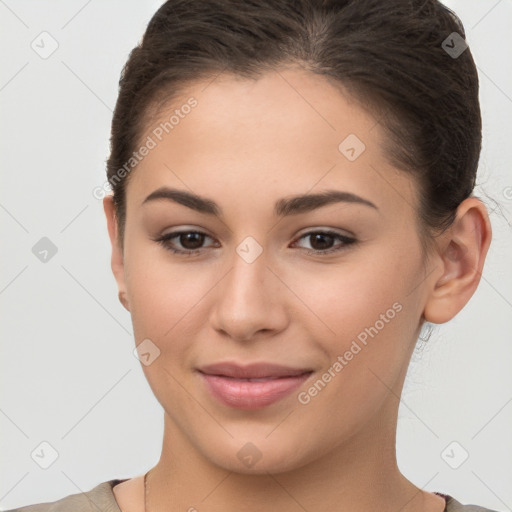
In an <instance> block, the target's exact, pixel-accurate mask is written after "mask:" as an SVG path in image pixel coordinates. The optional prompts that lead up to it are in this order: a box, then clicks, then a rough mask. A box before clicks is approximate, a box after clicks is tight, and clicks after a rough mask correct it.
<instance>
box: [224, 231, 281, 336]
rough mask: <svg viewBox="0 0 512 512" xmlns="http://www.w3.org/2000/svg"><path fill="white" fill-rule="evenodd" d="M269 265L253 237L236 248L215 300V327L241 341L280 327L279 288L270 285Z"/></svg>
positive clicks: (272, 284) (272, 277) (273, 284)
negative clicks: (260, 331) (257, 333)
mask: <svg viewBox="0 0 512 512" xmlns="http://www.w3.org/2000/svg"><path fill="white" fill-rule="evenodd" d="M268 264H269V258H268V256H267V253H266V252H265V249H264V248H263V246H261V245H260V244H259V243H258V242H257V241H256V240H255V239H254V238H253V237H246V238H245V239H244V240H243V241H242V242H241V243H240V244H239V245H238V246H236V248H235V253H234V254H233V257H232V258H231V260H230V270H229V272H228V273H227V275H225V277H224V279H223V280H222V281H223V283H222V285H221V287H220V288H219V292H218V294H217V296H216V300H215V305H214V309H215V313H214V319H215V326H216V328H218V329H221V330H224V331H225V332H227V333H229V334H230V335H231V336H233V337H236V338H240V339H242V338H244V339H247V338H250V337H251V336H253V334H254V333H256V332H257V331H258V330H273V329H276V328H280V326H281V324H282V323H283V321H284V311H283V310H282V309H281V308H280V307H277V304H278V303H279V298H278V292H277V288H278V286H276V283H272V280H273V279H274V280H275V279H276V278H275V276H274V275H273V273H272V272H270V271H269V269H268V268H267V265H268Z"/></svg>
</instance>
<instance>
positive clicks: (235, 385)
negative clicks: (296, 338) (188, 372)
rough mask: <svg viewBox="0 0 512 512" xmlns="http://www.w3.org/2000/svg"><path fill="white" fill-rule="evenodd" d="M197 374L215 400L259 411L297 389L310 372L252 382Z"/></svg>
mask: <svg viewBox="0 0 512 512" xmlns="http://www.w3.org/2000/svg"><path fill="white" fill-rule="evenodd" d="M199 373H200V375H201V377H202V378H203V379H204V381H205V382H206V384H207V386H208V389H209V390H210V392H211V393H212V394H213V396H214V397H215V398H217V399H218V400H219V401H220V402H222V403H224V404H225V405H229V406H231V407H237V408H240V409H259V408H261V407H265V406H267V405H270V404H273V403H274V402H277V401H278V400H280V399H281V398H283V397H285V396H286V395H288V394H290V393H291V392H292V391H293V390H294V389H297V388H298V387H299V386H300V385H301V384H302V383H303V382H304V381H305V380H306V379H307V378H308V377H309V376H310V375H311V372H310V373H305V374H302V375H297V376H295V377H280V378H278V379H268V380H266V381H257V382H254V381H248V380H244V379H233V378H229V377H223V376H220V375H207V374H205V373H201V372H199Z"/></svg>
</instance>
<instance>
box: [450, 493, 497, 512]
mask: <svg viewBox="0 0 512 512" xmlns="http://www.w3.org/2000/svg"><path fill="white" fill-rule="evenodd" d="M444 497H445V500H446V509H445V512H497V511H496V510H493V509H490V508H485V507H482V506H480V505H470V504H467V505H465V504H463V503H460V502H459V501H457V500H456V499H455V498H453V497H452V496H448V495H444Z"/></svg>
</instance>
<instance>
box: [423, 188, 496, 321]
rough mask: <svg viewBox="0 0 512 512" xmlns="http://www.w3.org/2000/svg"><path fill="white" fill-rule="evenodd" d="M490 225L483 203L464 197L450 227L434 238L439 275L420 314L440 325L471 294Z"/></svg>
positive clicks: (481, 269)
mask: <svg viewBox="0 0 512 512" xmlns="http://www.w3.org/2000/svg"><path fill="white" fill-rule="evenodd" d="M491 233H492V232H491V224H490V221H489V216H488V214H487V210H486V208H485V205H484V204H483V203H482V202H481V201H480V200H479V199H477V198H475V197H470V198H468V199H466V200H464V201H463V202H462V203H461V204H460V205H459V208H458V209H457V215H456V218H455V220H454V222H453V224H452V225H451V226H450V228H449V229H448V230H447V231H446V232H445V233H443V235H442V236H441V237H439V240H438V255H437V259H438V261H439V266H440V269H442V272H441V275H439V273H436V275H435V276H433V280H432V283H431V289H430V291H429V296H428V298H427V302H426V304H425V310H424V313H423V315H424V317H425V319H426V320H427V321H428V322H431V323H435V324H441V323H445V322H448V321H449V320H451V319H452V318H453V317H454V316H455V315H456V314H457V313H458V312H459V311H460V310H461V309H462V308H463V307H464V306H465V305H466V304H467V302H468V301H469V299H470V298H471V297H472V295H473V294H474V292H475V290H476V288H477V286H478V283H479V282H480V278H481V275H482V271H483V266H484V262H485V257H486V255H487V250H488V249H489V245H490V242H491V236H492V234H491Z"/></svg>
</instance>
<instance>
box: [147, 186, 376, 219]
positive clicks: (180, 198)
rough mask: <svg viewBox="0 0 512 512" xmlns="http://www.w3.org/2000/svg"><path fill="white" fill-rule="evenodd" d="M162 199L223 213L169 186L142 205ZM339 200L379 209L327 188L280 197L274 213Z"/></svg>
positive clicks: (297, 211) (284, 213)
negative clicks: (311, 192) (318, 191)
mask: <svg viewBox="0 0 512 512" xmlns="http://www.w3.org/2000/svg"><path fill="white" fill-rule="evenodd" d="M162 199H164V200H168V201H172V202H174V203H178V204H181V205H183V206H186V207H187V208H191V209H192V210H195V211H197V212H200V213H206V214H207V215H215V216H216V217H220V216H221V215H222V208H221V207H220V206H219V205H218V204H217V203H216V202H215V201H213V200H212V199H209V198H207V197H201V196H199V195H197V194H194V193H192V192H187V191H185V190H180V189H176V188H169V187H160V188H158V189H157V190H155V191H154V192H152V193H151V194H149V196H147V197H146V199H144V201H143V202H142V205H144V204H147V203H149V202H151V201H157V200H162ZM339 202H343V203H356V204H362V205H365V206H369V207H371V208H374V209H375V210H378V208H377V206H375V205H374V204H373V203H372V202H371V201H368V199H364V198H362V197H360V196H358V195H356V194H352V193H351V192H343V191H341V190H326V191H323V192H320V193H318V194H302V195H297V196H291V197H285V198H282V199H279V200H278V201H276V203H275V205H274V215H276V216H277V217H285V216H288V215H297V214H300V213H306V212H310V211H312V210H316V209H317V208H321V207H322V206H326V205H329V204H332V203H339Z"/></svg>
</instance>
